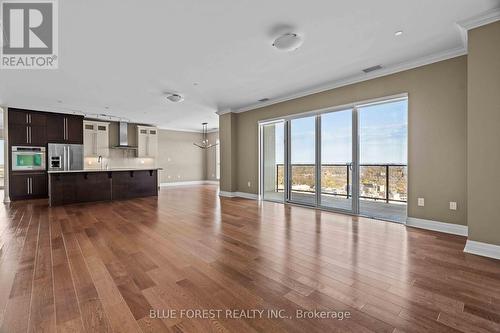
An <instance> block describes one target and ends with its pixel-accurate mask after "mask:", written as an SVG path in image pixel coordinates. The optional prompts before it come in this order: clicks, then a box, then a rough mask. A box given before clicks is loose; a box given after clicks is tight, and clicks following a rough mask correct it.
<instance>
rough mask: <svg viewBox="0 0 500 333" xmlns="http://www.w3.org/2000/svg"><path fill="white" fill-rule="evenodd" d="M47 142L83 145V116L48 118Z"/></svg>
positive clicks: (56, 115)
mask: <svg viewBox="0 0 500 333" xmlns="http://www.w3.org/2000/svg"><path fill="white" fill-rule="evenodd" d="M47 142H48V143H73V144H83V116H75V115H65V114H50V115H48V116H47Z"/></svg>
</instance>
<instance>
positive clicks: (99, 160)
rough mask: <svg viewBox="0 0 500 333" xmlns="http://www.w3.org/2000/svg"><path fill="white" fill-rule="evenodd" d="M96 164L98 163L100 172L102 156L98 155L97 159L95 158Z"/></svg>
mask: <svg viewBox="0 0 500 333" xmlns="http://www.w3.org/2000/svg"><path fill="white" fill-rule="evenodd" d="M97 163H99V164H100V165H101V170H102V156H101V155H99V157H97Z"/></svg>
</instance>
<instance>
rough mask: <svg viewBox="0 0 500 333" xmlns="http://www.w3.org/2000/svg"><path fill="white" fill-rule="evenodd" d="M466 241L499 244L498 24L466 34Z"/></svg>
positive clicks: (499, 100) (499, 23)
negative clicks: (467, 239)
mask: <svg viewBox="0 0 500 333" xmlns="http://www.w3.org/2000/svg"><path fill="white" fill-rule="evenodd" d="M467 109H468V110H467V116H468V124H467V125H468V126H467V130H468V139H467V144H468V145H467V147H468V158H467V159H468V163H467V168H468V177H467V178H468V207H469V209H468V224H469V239H471V240H475V241H480V242H485V243H491V244H496V245H500V215H499V213H498V205H499V203H500V174H499V170H500V22H496V23H493V24H489V25H486V26H483V27H480V28H477V29H473V30H471V31H469V55H468V108H467Z"/></svg>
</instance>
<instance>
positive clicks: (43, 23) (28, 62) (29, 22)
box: [0, 0, 58, 69]
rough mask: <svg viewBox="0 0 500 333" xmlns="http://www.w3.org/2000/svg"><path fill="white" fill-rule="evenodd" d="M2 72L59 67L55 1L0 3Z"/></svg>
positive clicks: (0, 66)
mask: <svg viewBox="0 0 500 333" xmlns="http://www.w3.org/2000/svg"><path fill="white" fill-rule="evenodd" d="M1 18H2V34H3V38H2V45H1V53H0V55H1V63H0V68H2V69H56V68H57V67H58V43H57V42H58V36H57V32H58V31H57V30H58V25H57V2H56V0H31V1H26V2H24V1H7V0H6V1H3V2H2V6H1Z"/></svg>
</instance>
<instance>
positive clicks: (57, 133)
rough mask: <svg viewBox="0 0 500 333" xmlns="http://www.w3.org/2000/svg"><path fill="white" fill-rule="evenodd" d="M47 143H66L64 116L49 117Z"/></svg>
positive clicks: (54, 115) (52, 115) (53, 115)
mask: <svg viewBox="0 0 500 333" xmlns="http://www.w3.org/2000/svg"><path fill="white" fill-rule="evenodd" d="M47 143H64V116H63V115H62V114H51V115H48V116H47Z"/></svg>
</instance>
